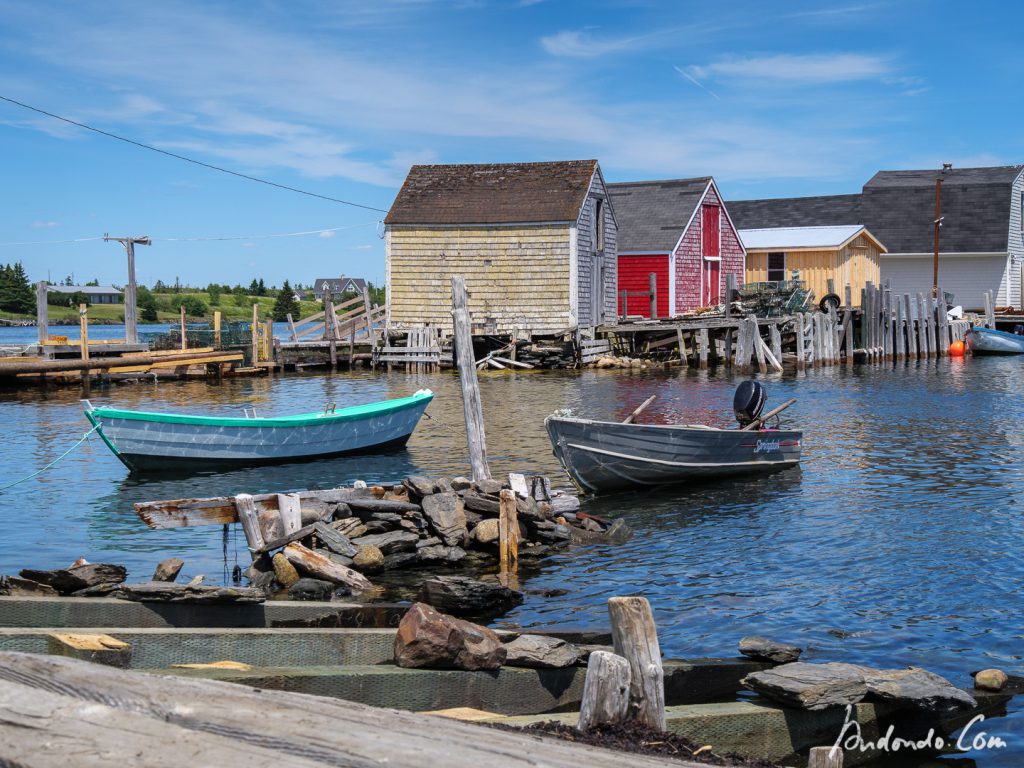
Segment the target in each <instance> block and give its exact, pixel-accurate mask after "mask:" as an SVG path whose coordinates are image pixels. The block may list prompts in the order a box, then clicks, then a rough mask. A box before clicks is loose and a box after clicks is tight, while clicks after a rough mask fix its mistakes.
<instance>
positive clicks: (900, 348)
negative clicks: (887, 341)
mask: <svg viewBox="0 0 1024 768" xmlns="http://www.w3.org/2000/svg"><path fill="white" fill-rule="evenodd" d="M893 341H894V342H895V349H894V358H895V360H896V362H900V361H901V360H903V358H904V357H906V353H907V348H906V343H907V342H906V337H905V336H904V335H903V302H901V301H900V297H899V296H897V297H896V325H895V327H894V335H893Z"/></svg>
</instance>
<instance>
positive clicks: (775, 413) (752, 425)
mask: <svg viewBox="0 0 1024 768" xmlns="http://www.w3.org/2000/svg"><path fill="white" fill-rule="evenodd" d="M795 402H796V398H793V399H792V400H787V401H786V402H784V403H783V404H782V405H780V406H779V407H778V408H772V410H770V411H768V413H766V414H765V415H764V416H761V417H760V418H757V419H754V420H753V421H752V422H750V423H749V424H747V426H745V427H741V429H745V430H746V429H757V428H758V427H760V426H761V425H762V424H764V423H765V422H766V421H768V419H770V418H771V417H772V416H778V415H779V414H780V413H782V412H783V411H784V410H786V409H787V408H789V406H791V405H792V404H793V403H795Z"/></svg>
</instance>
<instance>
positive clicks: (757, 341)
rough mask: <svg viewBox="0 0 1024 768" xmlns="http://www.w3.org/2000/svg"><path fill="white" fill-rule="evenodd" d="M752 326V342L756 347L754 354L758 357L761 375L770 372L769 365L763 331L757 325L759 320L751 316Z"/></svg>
mask: <svg viewBox="0 0 1024 768" xmlns="http://www.w3.org/2000/svg"><path fill="white" fill-rule="evenodd" d="M747 323H749V325H750V340H751V343H752V344H753V345H754V354H755V355H756V356H757V369H758V370H759V371H760V372H761V373H767V372H768V364H767V363H766V362H765V359H764V342H763V341H761V329H760V328H759V327H758V325H757V318H756V317H754V316H753V315H751V316H750V317H748V318H747Z"/></svg>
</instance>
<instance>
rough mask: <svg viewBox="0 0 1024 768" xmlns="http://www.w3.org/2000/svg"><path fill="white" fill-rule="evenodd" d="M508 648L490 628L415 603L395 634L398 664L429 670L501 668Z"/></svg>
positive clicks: (396, 660)
mask: <svg viewBox="0 0 1024 768" xmlns="http://www.w3.org/2000/svg"><path fill="white" fill-rule="evenodd" d="M505 654H506V651H505V646H503V645H502V644H501V640H499V639H498V636H497V635H496V634H495V633H494V632H493V631H492V630H490V629H487V628H486V627H481V626H479V625H477V624H472V623H470V622H468V621H463V620H461V619H457V618H455V617H453V616H446V615H444V614H443V613H438V612H437V611H436V610H434V609H433V608H431V607H430V606H429V605H424V604H422V603H415V604H414V605H413V606H412V608H410V609H409V610H408V612H407V613H406V614H405V616H403V617H402V621H401V623H400V624H399V625H398V632H397V633H396V635H395V662H396V663H397V664H398V666H400V667H407V668H427V669H466V670H478V669H498V668H499V667H500V666H501V665H502V663H503V662H504V661H505Z"/></svg>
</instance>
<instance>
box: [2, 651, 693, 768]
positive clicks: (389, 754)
mask: <svg viewBox="0 0 1024 768" xmlns="http://www.w3.org/2000/svg"><path fill="white" fill-rule="evenodd" d="M484 728H485V726H482V725H474V724H471V723H464V722H459V721H456V720H450V719H446V718H440V717H433V716H430V715H420V714H414V713H410V712H399V711H397V710H389V709H378V708H375V707H368V706H365V705H361V704H356V703H353V702H346V701H338V700H332V699H326V698H321V697H318V696H308V695H304V694H297V693H286V692H282V691H262V690H259V689H255V688H248V687H245V686H241V685H233V684H231V683H220V682H215V681H209V680H189V679H180V678H170V677H164V676H158V675H149V674H142V673H138V672H127V671H122V670H118V669H113V668H111V667H105V666H102V665H99V664H92V663H89V662H83V661H76V660H71V659H61V658H54V657H46V656H35V655H32V654H23V653H10V652H8V653H0V754H2V755H3V764H4V765H16V766H19V768H67V766H68V765H74V766H76V767H82V768H90V767H91V766H96V767H97V768H100V767H102V768H109V766H111V765H117V764H122V765H131V766H154V768H155V767H156V766H160V767H161V768H162V767H164V766H182V768H185V767H186V766H187V768H196V766H208V765H244V766H246V768H257V767H261V766H267V768H271V766H273V768H289V767H291V766H294V767H295V768H306V767H308V768H314V766H354V767H356V768H362V767H363V766H365V767H366V768H370V767H371V766H374V767H377V766H380V765H387V766H389V767H390V768H405V767H408V768H421V766H423V765H443V766H445V768H479V766H481V765H494V766H509V767H510V768H516V767H517V766H523V767H524V768H525V766H537V765H545V766H565V767H566V768H577V767H578V768H621V766H623V765H625V764H628V765H630V766H637V767H638V768H647V767H648V766H649V767H650V768H654V767H655V766H676V767H677V768H680V767H681V768H699V767H698V766H697V764H696V763H685V762H681V761H678V760H668V759H666V760H661V759H656V758H649V757H640V756H638V755H632V754H630V755H626V754H623V753H619V752H612V751H609V750H604V749H598V748H595V747H587V746H582V745H579V744H574V743H570V742H565V741H559V740H556V739H548V738H542V737H539V736H534V735H528V734H523V733H515V732H509V731H501V730H494V729H490V728H488V729H486V730H484Z"/></svg>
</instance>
